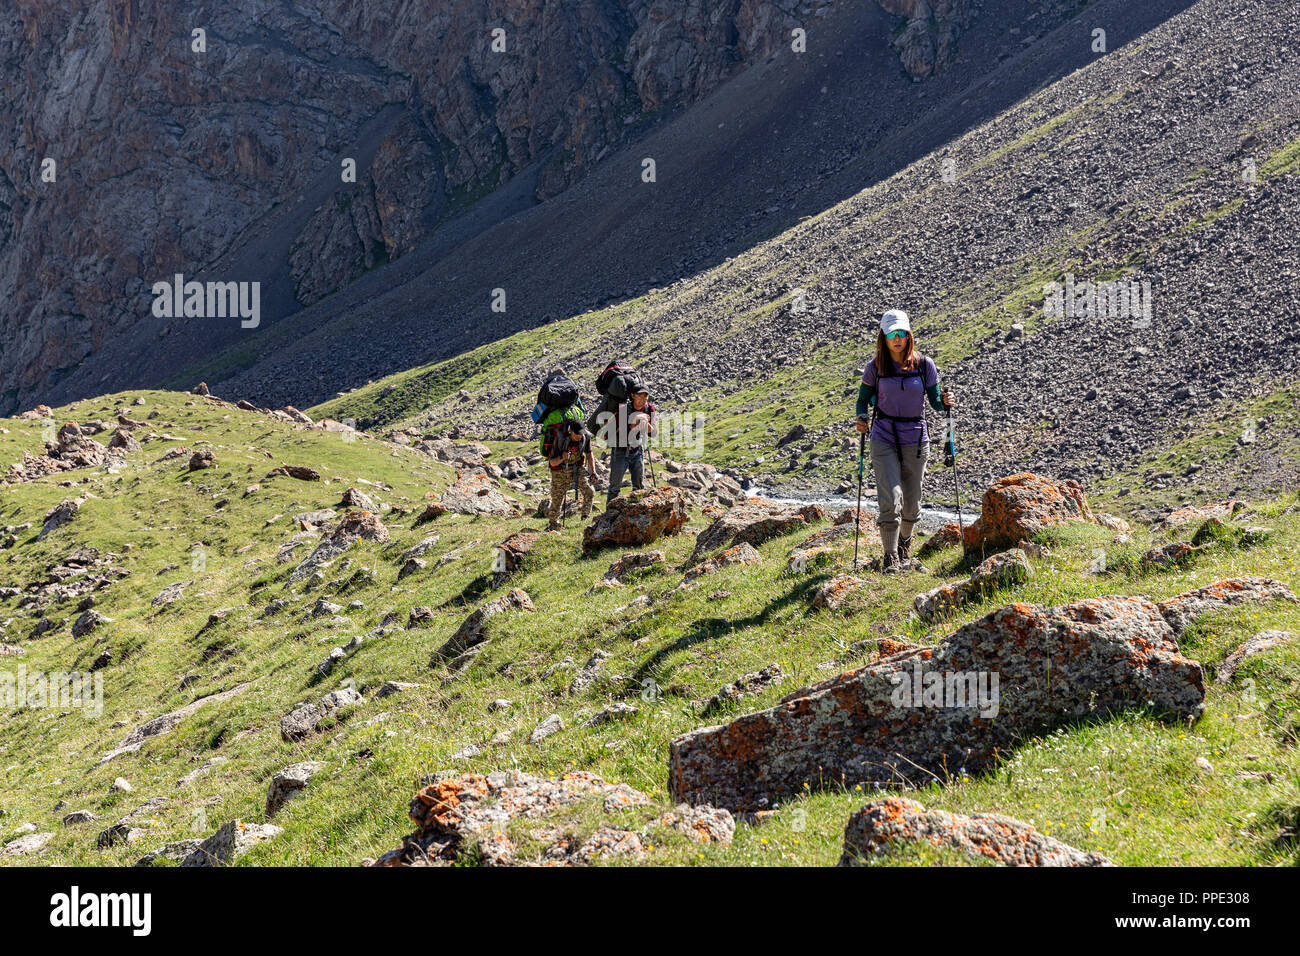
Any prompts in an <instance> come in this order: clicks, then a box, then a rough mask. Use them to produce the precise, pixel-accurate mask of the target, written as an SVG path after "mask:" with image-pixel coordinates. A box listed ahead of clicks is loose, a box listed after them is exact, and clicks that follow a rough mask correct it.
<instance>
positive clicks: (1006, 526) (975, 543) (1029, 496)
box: [962, 472, 1093, 551]
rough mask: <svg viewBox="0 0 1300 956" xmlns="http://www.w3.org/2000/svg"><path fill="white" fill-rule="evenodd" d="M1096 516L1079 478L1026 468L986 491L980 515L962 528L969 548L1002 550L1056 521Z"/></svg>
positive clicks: (1015, 544) (1084, 519)
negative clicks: (1057, 477)
mask: <svg viewBox="0 0 1300 956" xmlns="http://www.w3.org/2000/svg"><path fill="white" fill-rule="evenodd" d="M1092 520H1093V514H1092V509H1091V508H1089V507H1088V502H1087V499H1086V498H1084V495H1083V488H1082V487H1080V485H1079V483H1078V482H1077V481H1074V480H1068V481H1063V482H1055V481H1049V480H1048V479H1046V478H1042V477H1040V476H1038V475H1035V474H1031V473H1030V472H1023V473H1021V474H1017V475H1008V476H1007V477H1006V478H1000V479H998V480H997V481H995V482H994V483H993V484H992V485H991V486H990V487H989V488H988V490H987V491H985V492H984V502H983V508H982V509H981V511H980V516H979V517H978V518H977V519H975V521H973V522H972V523H971V524H969V525H967V526H966V527H965V528H964V529H963V530H962V543H963V545H964V547H965V548H966V550H967V551H979V550H984V551H1001V550H1004V549H1006V548H1014V547H1017V546H1018V545H1019V544H1020V543H1021V542H1022V541H1029V540H1031V539H1032V538H1033V537H1034V535H1036V534H1037V533H1038V532H1039V531H1041V530H1043V529H1044V528H1047V527H1050V526H1052V525H1057V524H1062V523H1063V522H1066V521H1092Z"/></svg>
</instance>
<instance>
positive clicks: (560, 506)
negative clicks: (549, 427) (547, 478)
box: [546, 418, 596, 531]
mask: <svg viewBox="0 0 1300 956" xmlns="http://www.w3.org/2000/svg"><path fill="white" fill-rule="evenodd" d="M546 463H547V464H548V465H549V466H550V468H551V510H550V519H551V520H550V524H549V525H547V529H548V530H550V531H555V530H556V529H558V528H559V527H560V518H561V517H562V516H563V515H564V499H565V496H566V495H568V493H569V489H570V488H577V489H578V490H580V491H581V492H582V517H583V518H584V519H585V518H587V517H589V516H590V515H591V505H592V501H593V499H594V498H595V497H596V485H595V478H596V459H595V457H594V456H593V455H592V453H591V435H590V434H589V433H588V432H587V428H586V426H585V425H584V424H583V421H582V419H581V418H575V419H567V420H566V421H565V422H564V426H563V427H562V428H561V429H560V431H559V434H558V435H557V436H556V440H555V442H554V443H553V444H552V446H551V449H550V452H549V454H548V455H547V458H546ZM584 466H585V470H584ZM588 476H590V477H588Z"/></svg>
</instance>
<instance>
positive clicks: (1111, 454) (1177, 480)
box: [324, 0, 1300, 505]
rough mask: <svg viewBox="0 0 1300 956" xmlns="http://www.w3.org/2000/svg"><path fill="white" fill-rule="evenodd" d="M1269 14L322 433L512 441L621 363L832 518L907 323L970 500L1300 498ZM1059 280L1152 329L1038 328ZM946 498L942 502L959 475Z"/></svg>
mask: <svg viewBox="0 0 1300 956" xmlns="http://www.w3.org/2000/svg"><path fill="white" fill-rule="evenodd" d="M1265 7H1266V8H1267V10H1268V12H1269V15H1268V16H1260V15H1259V7H1258V5H1256V4H1247V3H1242V2H1239V0H1202V2H1200V3H1197V4H1195V5H1193V6H1191V7H1190V8H1188V9H1186V10H1185V11H1184V12H1182V13H1179V14H1177V15H1176V16H1173V17H1172V18H1170V19H1169V20H1168V21H1167V22H1164V23H1162V24H1161V25H1159V26H1157V27H1156V28H1154V29H1152V30H1150V31H1149V32H1147V33H1145V34H1144V35H1142V36H1141V37H1140V38H1139V39H1136V40H1134V41H1133V42H1132V43H1130V44H1128V45H1126V46H1120V47H1117V48H1113V49H1112V50H1111V52H1109V53H1108V54H1106V55H1104V56H1096V57H1094V58H1093V61H1092V62H1091V63H1089V64H1088V65H1087V66H1086V67H1084V68H1082V69H1080V70H1078V71H1076V72H1074V73H1072V74H1070V75H1068V76H1066V77H1065V78H1063V79H1061V80H1059V81H1057V82H1055V83H1053V84H1051V85H1050V86H1048V87H1046V88H1045V89H1042V90H1040V91H1039V92H1037V93H1035V94H1034V95H1032V96H1029V97H1027V98H1026V99H1025V100H1024V101H1023V102H1021V103H1019V104H1018V105H1016V106H1015V107H1014V108H1012V109H1010V110H1008V111H1007V112H1006V113H1005V114H1003V115H1001V116H999V117H998V118H997V119H996V120H993V121H990V122H988V123H984V124H982V125H980V126H979V127H977V128H975V129H973V130H972V131H970V132H969V133H967V134H965V135H963V136H960V137H958V138H956V139H954V140H953V141H952V142H951V143H948V144H947V145H945V146H944V147H942V148H940V149H937V150H935V151H934V152H933V153H931V154H930V155H928V156H926V157H925V158H924V159H922V160H919V161H917V162H915V163H913V164H911V165H909V166H907V167H906V168H905V169H902V170H901V171H899V172H898V173H897V174H896V175H894V176H892V177H890V178H889V179H887V180H886V181H885V182H882V183H879V184H877V185H875V186H872V187H870V188H868V189H865V190H863V191H862V192H860V193H859V194H857V195H855V196H854V197H853V198H851V199H848V200H846V201H845V202H843V203H840V204H839V205H837V206H834V207H832V208H830V209H828V210H827V211H826V212H825V213H823V214H821V215H819V216H817V217H815V218H813V219H811V220H809V221H807V222H804V223H802V224H800V225H798V226H796V227H794V228H792V229H789V230H787V231H785V232H783V233H781V234H780V235H778V236H776V237H774V238H772V239H770V240H768V241H766V242H763V243H760V244H758V245H757V246H755V247H753V248H752V249H750V250H748V251H747V252H745V253H744V254H742V255H738V256H736V257H735V258H734V259H733V260H730V261H728V262H726V263H724V264H723V265H721V266H719V267H717V268H715V269H711V270H708V271H706V272H704V273H701V274H700V275H698V276H694V277H692V278H689V279H683V280H680V281H678V282H675V283H672V284H670V285H668V286H666V287H664V288H662V289H658V290H652V291H651V293H650V294H648V295H647V296H645V297H642V298H639V299H637V300H635V301H633V302H629V303H624V304H622V305H620V306H618V307H613V308H607V309H603V310H597V311H593V312H591V313H588V314H584V315H581V316H578V317H576V318H574V319H571V320H567V321H565V322H561V323H559V324H558V325H556V326H555V327H554V328H553V329H552V330H551V332H550V333H549V334H539V332H540V331H544V330H539V332H532V333H528V334H525V335H522V336H519V337H517V338H516V339H512V340H507V341H506V342H504V343H501V344H499V345H496V346H490V347H486V348H483V349H481V350H478V351H476V352H472V353H469V354H468V355H466V356H464V357H462V358H461V359H457V360H455V361H452V362H447V363H444V364H443V365H435V366H432V367H431V368H429V369H424V370H421V371H420V372H419V373H418V374H414V375H411V376H397V377H395V378H393V379H391V380H387V381H380V382H377V383H375V384H373V385H369V386H366V387H364V388H361V389H359V390H357V391H356V392H355V393H352V394H349V395H348V396H346V397H344V398H341V399H339V400H337V401H334V402H330V403H327V404H326V405H325V406H324V407H325V408H326V409H328V410H330V413H331V414H335V415H346V414H352V415H355V417H357V418H359V419H364V420H366V421H368V422H371V423H374V424H381V423H393V422H397V421H410V422H412V423H414V424H415V425H416V427H418V428H423V429H425V430H427V431H431V432H438V431H440V430H443V429H446V428H448V427H455V428H459V429H460V430H461V431H462V432H464V433H465V434H472V435H479V436H490V435H502V434H508V433H509V432H510V431H512V430H513V429H514V428H515V427H517V426H516V424H515V423H517V422H519V421H524V420H523V419H522V414H523V413H524V412H525V411H526V410H527V408H528V407H529V406H530V405H531V396H532V395H533V394H534V393H535V390H536V385H537V383H538V382H539V381H540V380H541V378H542V377H543V376H544V375H545V374H546V373H547V372H548V371H550V370H551V369H552V368H555V367H566V368H568V369H569V370H570V371H571V373H573V374H575V375H577V376H578V377H579V379H580V381H583V382H584V383H585V382H587V381H589V380H594V377H595V374H596V372H598V371H599V369H600V368H601V367H603V364H604V363H605V362H606V361H607V360H608V359H610V358H613V357H619V358H625V359H631V360H633V361H634V362H636V363H637V364H638V365H639V366H640V367H641V369H642V370H643V374H644V375H645V376H646V377H647V378H648V379H649V381H650V384H651V387H652V389H653V390H654V393H655V396H656V398H657V399H661V400H662V401H661V402H660V404H661V407H668V408H672V409H675V410H678V411H682V410H686V411H694V410H698V411H700V412H702V413H704V414H705V415H707V416H709V418H710V420H711V424H710V426H709V430H708V431H707V432H706V435H707V443H706V447H707V452H706V454H705V457H706V458H707V459H708V460H709V461H711V462H713V463H715V464H719V465H727V466H730V467H732V468H734V469H736V470H737V472H738V473H744V474H746V475H749V476H752V477H753V479H754V480H755V481H757V482H759V483H760V484H763V485H764V486H772V485H774V484H776V485H779V486H781V487H786V488H791V489H794V490H805V491H807V490H815V491H818V492H820V493H824V492H825V490H827V489H828V488H833V487H835V486H836V484H837V483H840V482H842V481H844V480H845V479H847V478H850V477H851V472H852V471H853V466H855V465H856V460H855V458H856V442H855V441H854V440H853V436H851V435H849V434H848V429H847V422H848V420H849V418H850V417H851V414H852V403H853V397H854V395H855V393H856V380H857V372H858V370H860V369H861V367H862V365H863V363H864V362H865V360H866V358H867V357H868V356H869V354H870V352H869V349H870V347H871V342H872V341H873V339H874V335H875V322H876V318H877V316H878V315H879V313H880V312H881V311H883V310H884V309H886V308H889V307H894V306H901V307H904V308H906V309H908V311H909V312H910V313H911V315H912V316H913V319H914V322H915V324H916V327H917V330H918V333H919V336H920V342H921V345H922V348H923V349H924V350H926V351H928V352H930V353H931V354H933V355H934V357H935V358H936V359H937V360H938V362H939V363H940V365H941V366H942V367H943V369H944V373H945V375H946V377H947V379H948V380H949V381H950V382H951V383H952V384H953V386H954V389H955V391H957V392H958V394H959V395H960V396H961V399H960V401H961V407H960V411H959V415H958V417H959V422H960V424H959V428H960V431H961V437H962V443H963V449H964V452H965V459H964V464H963V471H964V475H965V477H966V478H968V479H970V482H971V484H972V485H974V486H975V487H978V486H979V485H980V484H981V483H987V482H988V481H991V480H992V479H993V478H995V477H997V476H999V475H1002V474H1007V473H1010V472H1014V471H1018V470H1033V471H1037V472H1042V473H1047V474H1051V475H1055V476H1058V477H1073V478H1078V479H1080V480H1083V481H1086V482H1089V483H1090V484H1093V485H1102V484H1104V485H1105V486H1106V487H1107V488H1108V489H1109V491H1110V492H1111V493H1116V494H1120V493H1133V492H1145V491H1151V492H1153V493H1154V495H1155V497H1157V498H1164V499H1166V501H1165V502H1164V503H1165V504H1166V505H1168V504H1169V503H1170V502H1169V500H1168V499H1173V500H1175V501H1176V500H1187V499H1189V498H1190V497H1194V496H1195V495H1197V494H1211V493H1214V492H1216V491H1217V492H1223V493H1234V492H1243V493H1244V492H1245V491H1247V490H1250V489H1282V488H1287V487H1293V486H1294V484H1295V483H1296V481H1297V480H1300V472H1298V471H1297V469H1298V468H1300V458H1298V457H1297V454H1296V452H1297V449H1296V448H1295V443H1294V442H1291V443H1290V444H1288V441H1289V438H1288V436H1289V435H1290V434H1291V432H1292V425H1293V423H1294V419H1295V415H1296V410H1295V400H1294V396H1295V387H1296V379H1297V360H1300V312H1297V308H1298V307H1297V305H1296V303H1297V301H1298V300H1297V296H1296V292H1297V291H1298V290H1300V245H1297V239H1296V236H1297V235H1298V234H1300V233H1298V232H1297V225H1300V224H1298V223H1297V221H1296V216H1297V210H1298V209H1300V203H1298V202H1297V200H1298V199H1300V195H1298V193H1300V165H1298V161H1300V95H1298V94H1300V90H1298V89H1297V80H1296V76H1297V72H1296V70H1295V69H1293V67H1294V60H1295V57H1296V56H1297V53H1296V50H1297V42H1296V41H1297V40H1298V39H1300V20H1297V17H1296V13H1295V11H1294V9H1292V8H1290V7H1288V6H1287V5H1286V4H1283V3H1278V4H1265ZM1111 16H1114V17H1116V18H1119V17H1120V16H1121V15H1120V13H1119V12H1118V7H1111V6H1108V5H1106V4H1099V5H1097V6H1095V7H1090V8H1089V9H1088V10H1087V11H1085V12H1084V13H1083V14H1081V15H1080V16H1079V17H1078V18H1077V19H1075V20H1072V21H1070V22H1068V23H1066V24H1064V25H1062V26H1060V27H1059V28H1057V29H1056V30H1053V31H1051V32H1049V33H1047V34H1046V35H1045V36H1043V37H1041V38H1039V39H1038V40H1037V41H1036V42H1035V43H1034V44H1033V45H1032V46H1031V47H1029V51H1030V52H1032V53H1035V54H1037V55H1043V56H1053V55H1055V56H1060V57H1064V56H1067V55H1068V51H1070V50H1071V49H1075V48H1077V46H1078V45H1079V44H1084V43H1086V42H1087V39H1086V38H1087V37H1088V36H1089V35H1090V34H1089V31H1090V29H1091V28H1092V26H1093V25H1094V24H1098V23H1109V22H1111V20H1110V17H1111ZM1026 55H1028V54H1026ZM1014 62H1015V61H1013V60H1008V61H1007V63H1006V64H1004V68H1006V67H1009V66H1011V65H1012V64H1013V63H1014ZM1001 82H1004V77H1003V75H1002V74H1001V73H995V74H993V75H992V76H990V77H988V78H987V80H986V81H985V85H986V86H996V85H997V84H999V83H1001ZM977 93H978V87H977V88H975V89H974V90H973V91H972V95H976V94H977ZM948 161H951V163H952V166H951V169H952V170H953V172H954V176H953V181H952V182H947V181H945V179H944V163H945V162H948ZM1067 275H1072V276H1074V277H1075V280H1076V281H1077V282H1079V283H1083V282H1093V283H1099V282H1104V281H1110V280H1123V281H1131V282H1136V283H1138V284H1139V288H1140V284H1141V283H1143V282H1148V283H1149V284H1150V290H1151V301H1152V309H1151V316H1150V321H1149V325H1148V324H1147V320H1146V317H1145V315H1139V316H1137V317H1134V316H1129V315H1119V316H1106V315H1102V316H1098V315H1088V314H1082V312H1079V313H1076V314H1074V315H1066V316H1060V317H1051V316H1048V315H1045V313H1044V305H1045V300H1046V296H1045V287H1046V286H1047V284H1048V283H1051V282H1062V281H1064V279H1065V277H1066V276H1067ZM796 290H803V295H802V298H801V299H800V298H799V297H797V296H796ZM458 380H459V384H458V385H457V384H455V383H456V382H457V381H458ZM435 381H436V382H437V383H438V384H437V386H436V387H434V386H433V384H432V383H434V382H435ZM430 406H431V407H430ZM426 407H428V410H427V411H425V408H426ZM932 424H933V415H932ZM1173 448H1178V449H1180V450H1179V452H1178V455H1177V456H1175V459H1176V461H1177V467H1176V470H1174V468H1173V465H1171V462H1170V460H1167V459H1166V460H1159V459H1160V458H1161V456H1162V455H1164V454H1165V452H1167V451H1168V450H1170V449H1173ZM850 458H853V459H854V460H853V461H852V462H850ZM930 481H931V482H932V484H931V485H930V487H929V488H928V489H927V497H930V498H931V499H941V498H943V497H949V498H950V497H951V490H950V482H951V478H950V476H949V475H948V474H947V473H945V472H942V471H935V472H933V473H932V474H931V476H930ZM939 482H943V484H942V485H941V484H939ZM968 490H974V489H968Z"/></svg>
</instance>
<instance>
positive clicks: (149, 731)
mask: <svg viewBox="0 0 1300 956" xmlns="http://www.w3.org/2000/svg"><path fill="white" fill-rule="evenodd" d="M250 686H251V683H249V682H245V683H243V684H236V685H235V686H234V687H232V688H230V689H229V690H224V691H221V692H220V693H217V694H209V695H208V696H207V697H200V698H199V699H198V700H196V701H193V702H192V703H189V704H186V705H185V706H184V707H181V708H179V709H177V710H173V711H171V712H170V713H166V714H163V715H162V716H160V717H155V718H154V719H153V720H150V721H148V722H147V723H144V724H141V725H140V726H139V727H137V728H136V729H135V730H133V731H131V733H130V734H128V735H127V736H126V738H125V739H124V740H123V741H122V742H121V743H120V744H118V745H117V748H116V749H114V750H110V751H108V752H107V753H105V754H104V755H103V756H102V757H101V758H100V759H99V762H98V763H97V764H95V766H94V769H96V770H98V769H99V768H100V767H102V766H103V765H104V764H106V763H108V762H109V761H110V760H114V759H116V758H118V757H120V756H122V755H123V754H129V753H135V752H136V751H138V750H139V749H140V748H141V747H142V746H143V745H144V742H145V741H146V740H148V739H149V738H151V737H157V736H160V735H162V734H169V733H171V732H172V731H173V730H175V729H176V728H177V727H178V726H179V725H180V722H181V721H182V720H184V719H185V718H186V717H189V716H190V715H192V714H194V713H195V712H197V711H198V710H199V709H200V708H202V707H206V706H208V705H209V704H216V703H220V702H221V701H225V700H230V699H231V698H232V697H236V696H238V695H239V694H242V693H243V692H244V691H246V690H247V689H248V688H249V687H250Z"/></svg>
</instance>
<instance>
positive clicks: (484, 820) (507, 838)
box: [372, 770, 735, 866]
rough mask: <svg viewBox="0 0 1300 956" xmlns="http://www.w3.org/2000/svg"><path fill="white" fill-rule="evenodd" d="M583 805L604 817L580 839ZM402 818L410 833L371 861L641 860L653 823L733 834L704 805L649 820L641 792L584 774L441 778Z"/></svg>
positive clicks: (725, 818)
mask: <svg viewBox="0 0 1300 956" xmlns="http://www.w3.org/2000/svg"><path fill="white" fill-rule="evenodd" d="M588 807H589V808H591V809H594V810H596V811H597V812H599V813H600V814H602V815H604V816H606V817H608V818H609V822H608V823H603V824H601V825H599V826H598V827H597V828H596V829H595V830H594V832H592V833H591V834H590V835H589V836H587V837H586V838H585V839H584V838H581V837H580V836H577V835H575V832H574V831H575V829H581V827H580V826H579V825H578V821H580V820H581V819H582V818H583V817H584V816H588V815H589V813H588V811H587V810H586V809H584V808H588ZM410 817H411V820H412V822H414V823H415V825H416V829H415V832H414V833H412V834H410V835H409V836H407V837H406V838H405V839H404V840H403V841H402V845H401V846H400V847H398V848H397V849H395V850H392V851H390V852H388V853H385V854H384V855H383V856H381V857H380V858H379V859H378V860H376V861H374V863H373V864H372V865H374V866H452V865H456V864H466V863H470V864H473V863H478V864H480V865H484V866H529V865H541V866H575V865H576V866H581V865H585V864H588V863H591V862H593V861H594V860H596V859H605V858H611V857H626V858H630V859H641V858H643V857H644V856H645V853H646V851H647V849H648V848H649V846H648V844H647V842H646V841H647V837H648V835H649V833H650V832H651V831H652V829H653V828H655V827H663V828H671V829H675V830H678V831H680V832H682V833H686V834H687V835H689V836H692V837H694V838H695V839H696V840H698V841H700V842H708V841H710V840H716V841H718V842H722V843H730V842H731V835H732V834H733V833H734V832H735V823H734V821H733V820H732V819H731V815H730V814H729V813H727V812H726V811H725V810H714V809H713V808H712V807H695V808H689V807H679V808H678V810H677V812H676V813H675V814H674V813H670V814H667V815H665V816H663V817H662V818H659V819H656V818H655V811H654V810H653V808H652V806H651V801H650V798H649V797H647V796H646V795H645V794H643V793H641V792H640V791H639V790H634V789H633V788H632V787H629V786H628V785H627V784H624V783H607V782H605V781H604V780H602V779H601V778H600V777H597V776H595V775H594V774H590V773H587V772H585V771H574V772H573V773H566V774H564V775H563V776H561V777H559V778H558V779H552V778H549V777H537V776H533V775H532V774H528V773H524V772H522V771H519V770H502V771H496V772H494V773H490V774H488V775H487V776H483V775H481V774H477V773H466V774H461V775H457V776H445V777H443V778H442V779H439V780H437V781H435V782H433V783H431V784H429V785H428V786H426V787H424V788H423V789H421V790H420V791H419V792H418V793H416V795H415V799H414V800H412V801H411V808H410ZM643 821H644V826H643V827H641V828H637V824H640V823H642V822H643ZM516 827H518V828H519V829H516ZM521 835H524V836H526V837H527V842H528V844H529V845H530V846H533V847H536V846H538V845H540V849H534V850H530V851H528V852H523V851H521V850H520V849H519V846H518V845H517V844H516V840H517V839H518V837H519V836H521Z"/></svg>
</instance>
